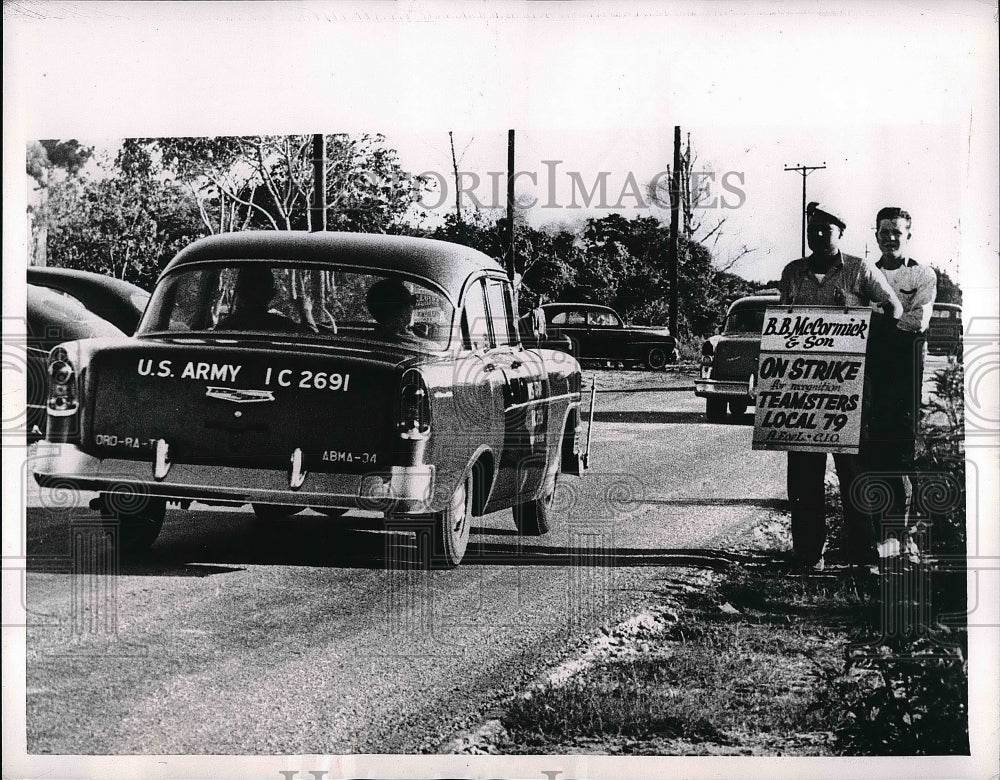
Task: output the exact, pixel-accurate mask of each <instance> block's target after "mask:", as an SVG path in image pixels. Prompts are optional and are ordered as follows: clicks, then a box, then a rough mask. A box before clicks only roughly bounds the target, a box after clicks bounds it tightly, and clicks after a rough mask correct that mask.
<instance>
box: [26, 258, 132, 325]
mask: <svg viewBox="0 0 1000 780" xmlns="http://www.w3.org/2000/svg"><path fill="white" fill-rule="evenodd" d="M28 284H32V285H35V286H36V287H46V288H48V289H50V290H53V291H55V292H58V293H61V294H62V295H64V296H68V297H71V298H75V299H76V300H77V301H79V302H80V303H82V304H83V305H84V306H85V307H87V308H88V309H90V310H91V311H92V312H93V313H94V314H96V315H97V316H98V317H100V318H102V319H105V320H107V321H108V322H110V323H111V324H112V325H114V326H115V327H116V328H118V329H119V330H121V331H122V332H124V333H127V334H128V335H132V334H133V333H134V332H135V329H136V327H137V326H138V324H139V319H140V318H141V317H142V312H143V310H144V309H145V308H146V304H147V303H148V302H149V293H148V292H147V291H146V290H143V289H142V288H141V287H138V286H137V285H134V284H132V283H130V282H126V281H124V280H122V279H116V278H114V277H113V276H104V275H103V274H95V273H91V272H90V271H77V270H74V269H71V268H52V267H47V266H46V267H41V266H30V267H29V268H28Z"/></svg>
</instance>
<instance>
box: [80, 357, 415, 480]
mask: <svg viewBox="0 0 1000 780" xmlns="http://www.w3.org/2000/svg"><path fill="white" fill-rule="evenodd" d="M366 352H367V354H364V353H362V352H361V351H360V350H355V349H350V348H346V347H345V348H315V349H307V348H303V347H301V345H298V344H296V345H289V344H280V345H279V344H275V345H274V348H272V349H261V345H260V344H255V345H254V347H253V348H250V349H248V348H246V347H241V346H238V345H234V344H225V343H191V342H179V343H167V342H149V341H141V342H138V343H134V344H131V345H128V346H123V347H121V348H116V349H110V350H105V351H102V352H100V353H98V354H96V355H95V356H94V359H93V361H92V362H91V365H90V369H89V370H90V374H91V379H90V382H91V386H92V388H93V390H92V395H91V401H90V403H89V405H88V406H89V417H90V420H91V425H90V426H88V428H89V430H88V431H87V438H86V441H85V443H84V444H85V447H86V448H87V449H90V450H92V451H93V452H94V453H95V454H97V455H99V456H101V457H116V458H126V459H136V460H146V459H150V458H151V457H152V454H151V453H152V452H153V450H154V448H155V445H156V442H157V441H158V440H163V441H164V442H166V444H167V446H168V447H169V453H170V460H171V462H173V463H211V464H217V465H223V466H242V467H247V466H249V467H256V468H286V467H287V466H288V464H289V460H290V458H291V457H292V453H293V452H295V451H296V450H301V452H302V455H303V465H304V467H306V468H308V469H310V470H314V471H358V472H364V471H374V470H377V469H379V468H380V467H383V466H387V465H388V464H389V462H390V460H391V455H392V449H393V446H394V444H395V442H396V441H397V440H398V437H397V436H396V435H395V406H396V395H397V394H398V385H399V378H398V377H399V372H400V367H401V365H402V364H404V363H405V362H406V361H405V357H406V356H405V354H404V353H398V354H395V353H394V354H389V355H387V356H386V359H384V360H375V359H372V358H371V357H370V355H371V353H370V350H367V351H366Z"/></svg>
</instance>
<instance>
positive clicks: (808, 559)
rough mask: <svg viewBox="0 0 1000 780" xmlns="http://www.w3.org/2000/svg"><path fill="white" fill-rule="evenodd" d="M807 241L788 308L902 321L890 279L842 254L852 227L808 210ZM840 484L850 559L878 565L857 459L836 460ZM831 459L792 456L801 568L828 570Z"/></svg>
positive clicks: (816, 208)
mask: <svg viewBox="0 0 1000 780" xmlns="http://www.w3.org/2000/svg"><path fill="white" fill-rule="evenodd" d="M806 216H807V218H808V222H807V223H806V237H807V240H808V243H809V249H810V250H812V252H811V254H810V255H808V256H807V257H802V258H799V259H798V260H793V261H792V262H790V263H789V264H788V265H786V266H785V268H784V270H783V271H782V272H781V282H780V285H779V290H780V293H781V302H782V303H783V304H795V305H798V306H870V305H872V304H880V305H881V306H882V308H883V310H884V311H886V313H887V314H890V316H892V317H894V318H898V317H899V316H900V315H901V314H902V306H901V305H900V303H899V299H898V298H897V297H896V294H895V292H893V290H892V287H891V286H890V285H889V283H888V281H886V279H885V277H884V276H883V275H882V274H881V273H880V272H879V271H878V270H877V269H876V268H875V267H874V266H873V265H871V264H869V263H867V262H865V261H864V260H862V259H861V258H859V257H854V256H852V255H848V254H844V253H843V252H841V251H840V239H841V236H842V235H843V233H844V230H845V229H846V228H847V224H846V223H845V222H844V220H843V218H842V217H841V216H840V215H839V213H838V212H837V211H836V210H835V209H833V208H831V207H829V206H825V205H821V204H819V203H816V202H813V203H810V204H809V206H808V208H807V209H806ZM833 459H834V464H835V466H836V468H837V476H838V478H839V480H840V495H841V499H842V502H843V505H844V524H845V531H846V537H847V547H848V555H849V556H850V557H851V558H852V559H853V561H854V562H856V563H875V562H877V560H878V558H877V552H876V548H875V543H876V539H875V529H874V528H873V527H872V519H871V517H870V516H869V515H866V514H865V513H864V512H862V511H861V510H860V508H859V507H857V506H856V505H855V503H854V502H853V501H852V500H851V499H850V495H851V490H850V488H851V483H852V482H853V481H854V480H855V478H856V477H857V476H858V474H859V473H860V470H861V461H860V458H859V456H857V455H848V454H843V453H837V454H835V455H834V456H833ZM825 473H826V454H825V453H822V452H789V453H788V499H789V502H790V503H791V514H792V548H793V552H794V555H795V559H796V562H797V563H798V564H799V565H802V566H806V567H813V568H817V569H821V568H823V548H824V546H825V544H826V518H825V509H824V504H825V501H824V493H823V478H824V474H825Z"/></svg>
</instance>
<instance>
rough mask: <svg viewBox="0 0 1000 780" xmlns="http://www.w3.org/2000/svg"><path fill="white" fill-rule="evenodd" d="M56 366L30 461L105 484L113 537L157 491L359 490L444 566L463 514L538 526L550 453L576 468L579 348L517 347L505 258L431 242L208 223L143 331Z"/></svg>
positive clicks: (340, 501)
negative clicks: (502, 516)
mask: <svg viewBox="0 0 1000 780" xmlns="http://www.w3.org/2000/svg"><path fill="white" fill-rule="evenodd" d="M49 372H50V374H51V375H52V377H53V382H52V387H51V390H50V393H49V398H48V411H49V421H48V425H49V428H48V436H47V439H48V441H47V442H44V443H43V444H42V445H40V452H39V454H40V456H42V458H43V459H44V460H43V462H42V463H41V464H40V465H39V466H38V467H37V468H36V471H35V476H36V479H37V481H38V482H39V484H40V485H42V486H51V485H71V486H76V487H79V488H82V489H86V490H97V491H100V492H101V493H102V499H101V506H102V511H103V512H104V514H105V515H106V516H108V517H109V518H110V517H113V518H116V519H117V528H118V533H119V534H120V535H121V536H120V539H121V544H122V546H123V547H131V548H141V547H143V546H148V545H149V544H152V543H153V541H154V540H155V538H156V536H157V534H158V533H159V530H160V526H161V525H162V522H163V518H164V511H165V503H166V500H167V499H181V500H191V499H194V500H198V501H200V502H207V503H212V502H226V503H237V504H239V503H250V504H252V505H253V508H254V510H255V511H256V513H257V515H258V517H260V518H263V519H265V520H268V519H274V518H278V517H281V516H284V515H290V514H293V513H294V512H296V511H298V510H300V509H302V508H304V507H312V508H314V509H318V510H320V511H322V512H324V513H326V514H330V515H337V514H338V510H345V509H355V508H361V509H367V510H376V511H381V512H383V513H384V514H385V515H386V517H387V518H405V519H406V526H405V527H407V528H410V529H413V528H417V527H419V528H423V529H424V531H420V533H422V534H423V533H424V532H426V534H427V535H428V536H429V538H430V539H431V540H432V544H431V548H432V556H431V558H430V560H429V561H428V563H430V564H432V565H435V564H436V565H442V566H455V565H457V564H458V563H459V561H461V559H462V556H463V555H464V553H465V550H466V546H467V544H468V541H469V529H470V524H471V519H472V517H474V516H478V515H482V514H485V513H488V512H493V511H496V510H500V509H513V519H514V522H515V524H516V527H517V528H518V530H519V531H520V533H522V534H525V535H533V534H543V533H545V532H546V531H547V530H548V526H549V512H550V507H551V502H552V498H553V494H554V491H555V486H556V480H557V478H558V476H559V474H560V472H563V473H575V474H578V473H580V472H581V471H582V469H583V457H582V453H578V444H577V442H578V441H579V438H580V437H579V436H578V435H577V433H578V426H579V422H580V381H581V374H580V366H579V364H578V363H577V361H576V360H575V359H573V358H572V357H570V356H567V355H565V354H562V353H553V352H551V351H549V350H545V349H526V348H524V347H523V346H522V345H521V344H520V342H519V340H518V335H517V329H516V322H515V316H514V308H513V297H512V289H511V284H510V282H509V280H508V279H507V277H506V275H505V274H504V272H503V269H502V268H501V267H500V266H499V265H498V264H497V263H496V262H495V261H493V260H491V259H490V258H489V257H487V256H486V255H483V254H481V253H479V252H477V251H475V250H472V249H469V248H466V247H463V246H458V245H455V244H450V243H446V242H443V241H432V240H429V239H417V238H408V237H395V236H384V235H378V236H375V235H361V234H347V233H296V232H280V231H274V232H265V233H253V232H246V233H233V234H228V235H219V236H213V237H210V238H206V239H202V240H200V241H197V242H195V243H194V244H192V245H191V246H190V247H188V248H187V249H185V250H184V251H182V252H181V253H180V254H179V255H178V256H177V257H176V258H174V260H173V261H171V263H170V264H169V265H168V266H167V268H166V269H165V270H164V272H163V274H162V276H161V277H160V280H159V282H158V283H157V285H156V288H155V290H154V292H153V297H152V299H151V301H150V304H149V307H148V309H147V311H146V314H145V315H144V316H143V319H142V322H141V323H140V326H139V329H138V331H137V333H136V335H135V337H134V338H131V339H123V340H119V341H116V342H110V341H101V342H92V341H77V342H71V343H67V344H63V345H62V346H61V347H59V348H57V349H56V350H55V351H54V352H53V353H52V355H51V357H50V363H49ZM43 446H44V448H45V449H44V452H43V451H42V450H41V448H42V447H43ZM112 522H113V521H112Z"/></svg>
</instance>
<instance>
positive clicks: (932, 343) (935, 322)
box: [927, 303, 962, 355]
mask: <svg viewBox="0 0 1000 780" xmlns="http://www.w3.org/2000/svg"><path fill="white" fill-rule="evenodd" d="M927 351H928V352H929V353H931V354H932V355H961V354H962V307H961V306H959V305H958V304H957V303H935V304H934V311H933V313H932V314H931V323H930V326H929V327H928V328H927Z"/></svg>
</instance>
